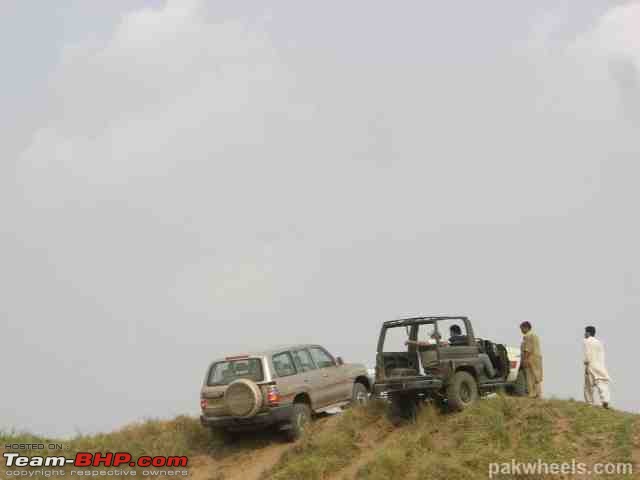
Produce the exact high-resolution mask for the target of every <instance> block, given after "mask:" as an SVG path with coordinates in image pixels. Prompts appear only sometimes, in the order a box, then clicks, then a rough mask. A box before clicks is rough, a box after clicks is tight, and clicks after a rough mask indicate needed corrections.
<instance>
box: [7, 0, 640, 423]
mask: <svg viewBox="0 0 640 480" xmlns="http://www.w3.org/2000/svg"><path fill="white" fill-rule="evenodd" d="M210 8H211V4H209V3H207V2H203V1H188V2H185V1H177V0H174V1H168V2H166V4H164V5H163V6H161V7H158V8H153V9H143V10H136V11H132V12H129V13H126V14H124V15H123V16H122V18H121V21H120V22H119V23H118V24H117V25H116V26H115V29H114V30H113V31H112V32H111V34H110V36H108V37H107V38H96V37H93V38H90V39H89V40H88V41H86V42H84V43H81V44H77V45H72V46H68V47H67V48H65V50H64V51H63V52H62V55H61V60H60V62H59V64H58V66H57V68H56V70H55V71H54V72H53V73H52V76H51V79H50V82H49V83H48V88H49V90H48V95H47V102H46V104H45V106H44V108H43V110H42V112H41V113H40V116H38V117H37V118H36V120H35V121H37V124H38V126H37V128H36V129H35V131H34V132H33V136H32V140H31V142H30V143H29V145H28V147H27V148H25V149H24V150H23V151H22V152H21V153H20V155H19V157H18V159H17V162H16V167H15V176H14V177H5V178H3V179H0V182H5V183H8V184H9V185H7V187H8V188H10V190H11V191H12V192H13V193H14V195H13V197H12V202H11V208H10V212H9V213H10V215H9V216H7V218H6V220H5V224H4V228H5V230H6V232H7V233H8V234H7V235H6V236H4V237H2V238H0V242H3V243H2V245H3V248H2V249H1V251H2V252H7V253H4V255H5V261H4V262H3V265H4V269H3V276H0V284H1V285H2V286H3V288H4V291H6V292H8V294H7V295H6V297H7V299H6V301H5V302H4V303H3V309H5V312H6V313H5V315H6V318H7V319H8V322H7V325H8V327H7V328H8V330H9V334H10V335H9V334H7V335H2V336H3V337H6V338H9V336H11V338H14V339H19V340H22V343H21V342H20V341H15V342H13V345H7V349H8V350H7V351H9V352H11V351H13V352H14V353H16V352H18V350H17V349H21V348H23V345H29V346H30V347H29V348H31V350H32V351H33V355H34V358H33V359H32V361H33V365H42V364H43V363H44V362H47V364H48V365H52V368H58V369H60V371H62V370H63V369H65V368H67V367H68V368H70V370H64V371H65V372H67V373H65V374H64V375H63V377H62V378H63V380H61V381H62V382H63V386H64V388H66V389H67V391H72V390H74V391H75V390H78V389H80V388H81V387H82V388H84V387H85V386H86V387H87V390H86V391H84V392H85V393H84V394H83V396H81V397H73V396H72V395H69V396H68V397H64V398H62V397H61V398H58V399H52V400H51V402H50V403H48V404H47V405H46V406H42V405H41V404H40V403H38V402H39V396H38V395H35V393H34V391H33V390H29V388H31V387H29V385H26V384H24V382H23V383H22V384H21V385H22V387H23V388H24V392H25V393H24V394H21V395H23V396H26V397H29V398H33V399H34V400H30V399H29V398H27V399H25V400H24V402H23V401H22V400H21V402H20V404H24V405H25V409H26V410H27V411H35V410H36V409H40V410H39V411H41V412H42V416H43V418H44V417H48V418H53V419H57V421H56V422H52V424H51V425H46V424H45V423H38V424H36V423H34V424H33V425H34V428H37V429H40V430H41V431H42V430H48V431H51V432H59V431H68V425H72V424H73V423H75V422H77V423H78V424H79V425H81V426H82V428H84V429H87V430H91V429H94V430H95V429H106V428H111V427H112V426H113V424H114V422H118V423H119V422H124V421H126V420H128V419H131V418H136V417H137V416H139V415H140V412H145V414H146V413H153V414H156V415H164V414H170V413H173V412H181V411H191V409H193V408H197V399H196V398H195V397H196V396H197V385H198V383H199V381H200V376H201V373H202V372H201V370H202V368H204V365H205V364H206V362H208V361H210V360H211V357H212V356H214V355H217V354H221V353H225V352H229V351H233V350H234V349H238V350H240V349H245V348H246V347H247V346H248V345H249V346H253V345H256V346H260V345H258V344H261V343H281V342H282V341H283V340H284V339H285V338H286V339H291V340H298V339H307V340H313V341H318V342H327V343H328V346H329V347H330V348H331V347H332V346H340V347H341V348H344V349H345V350H347V349H348V351H343V352H339V353H343V354H347V356H348V357H349V358H352V359H356V360H362V361H366V362H369V363H370V362H371V358H372V357H371V355H372V354H373V353H372V345H373V342H374V341H375V338H374V337H375V335H376V333H377V332H376V330H377V328H378V324H379V322H380V321H382V320H384V319H387V318H389V317H393V316H396V315H400V314H412V313H437V312H438V311H441V312H442V311H447V310H449V311H450V312H451V313H463V312H470V313H471V314H472V315H474V316H477V317H478V318H479V325H484V327H479V328H481V329H483V330H484V331H485V332H487V333H488V334H489V336H493V335H495V336H496V337H500V338H503V339H505V340H509V341H511V342H517V328H513V329H512V328H511V326H510V325H511V324H510V322H514V319H513V317H514V315H515V316H520V315H522V316H524V317H526V318H530V319H533V318H536V319H537V318H539V319H540V321H539V322H537V323H538V325H539V326H540V328H541V330H542V331H543V332H544V333H545V334H546V338H547V339H549V340H547V341H548V342H549V343H552V344H553V346H554V347H557V348H561V345H560V343H562V341H565V340H563V339H566V338H568V336H569V335H573V333H572V332H573V330H574V329H576V328H577V327H576V325H577V322H582V319H583V318H589V315H597V316H600V317H601V318H602V317H604V316H605V315H606V314H608V312H611V311H612V309H613V308H614V306H615V305H617V304H619V303H620V302H624V301H625V300H624V297H621V296H620V295H621V294H620V292H619V291H618V290H616V288H617V287H616V285H617V283H616V279H618V278H619V277H620V278H623V280H624V281H623V282H622V281H621V285H622V287H624V288H626V289H627V290H628V291H633V289H632V288H630V287H629V285H632V284H633V272H631V274H629V273H628V269H629V268H632V269H633V268H635V267H629V265H636V264H637V263H634V262H636V259H637V254H636V253H635V251H636V243H635V240H634V239H635V238H637V233H638V232H636V231H635V230H633V229H632V228H631V227H630V226H628V224H626V223H624V221H623V220H618V219H620V218H625V215H629V216H631V215H632V214H635V211H633V208H632V207H631V206H632V205H635V204H637V202H635V200H637V199H636V198H635V196H634V195H635V194H634V193H633V191H634V190H633V189H629V188H626V187H629V186H630V184H629V182H631V179H633V178H636V173H638V172H637V167H635V166H633V165H631V164H627V163H625V162H626V161H627V160H628V158H630V157H633V158H635V156H636V155H637V153H639V152H638V150H639V147H638V143H637V140H636V138H637V137H636V136H635V134H634V123H633V120H632V118H631V117H629V116H626V115H625V114H624V110H623V108H626V105H627V104H628V103H629V102H628V101H623V102H622V103H621V102H620V101H619V99H620V98H622V97H621V95H622V96H623V97H624V96H626V97H624V98H626V99H627V100H628V98H630V97H629V96H631V97H633V95H635V93H634V92H635V88H636V87H635V83H636V80H635V79H636V78H637V76H636V73H634V72H636V70H634V69H635V68H636V65H637V57H636V56H635V55H636V53H635V52H637V49H634V48H630V47H629V45H636V44H635V43H634V42H636V40H637V35H636V33H635V31H634V30H633V29H632V28H631V26H632V25H633V23H634V21H635V20H636V15H637V5H628V6H626V7H620V8H616V9H613V10H611V11H610V12H608V13H607V14H606V15H604V16H603V17H602V18H601V19H600V21H599V22H596V24H595V26H594V27H593V28H590V29H588V30H586V31H583V33H582V34H581V35H580V36H579V37H576V36H575V35H568V34H567V32H566V31H564V30H563V31H562V33H564V35H558V36H556V35H555V33H554V32H555V31H556V30H558V29H562V25H563V22H554V21H553V18H552V17H548V18H547V20H545V22H546V23H545V25H546V26H545V27H544V28H542V27H541V28H539V29H537V30H536V29H535V28H534V30H536V31H537V33H535V34H534V36H535V42H527V41H524V42H522V43H518V45H527V47H526V48H524V47H522V48H520V47H519V49H518V50H517V52H516V53H517V54H514V52H510V53H505V52H504V50H503V49H500V50H499V53H496V54H495V55H491V54H489V53H487V52H493V48H494V47H495V44H497V43H504V42H508V41H510V40H511V39H510V38H503V37H500V38H498V39H497V40H496V41H495V42H494V43H492V42H491V41H490V39H487V38H484V37H482V36H473V35H470V39H468V42H469V44H468V47H469V48H468V50H467V51H465V49H464V45H465V44H464V42H463V41H462V40H461V39H460V38H458V39H457V40H458V44H456V45H455V48H453V47H452V48H449V46H448V45H447V42H445V41H442V42H441V43H438V42H433V41H428V40H431V37H429V38H428V39H424V38H422V37H420V36H419V35H418V34H415V37H414V35H413V33H415V32H413V33H412V34H411V35H410V34H407V35H393V34H392V33H393V32H390V33H389V34H388V35H387V36H385V37H381V36H380V32H379V31H378V30H377V28H374V30H375V31H374V32H368V31H366V30H364V29H365V27H366V25H364V24H362V29H363V30H362V32H363V33H362V36H361V38H359V39H358V41H357V42H356V41H353V42H352V41H351V38H350V37H349V38H347V37H345V38H338V37H336V38H334V37H333V36H332V35H331V32H327V28H326V27H325V26H323V27H322V28H318V27H317V26H316V27H315V28H316V30H314V31H311V30H312V29H311V27H310V26H309V30H310V33H307V32H306V31H305V28H303V27H305V25H302V26H301V25H300V24H299V22H300V19H299V18H298V17H294V18H290V19H287V17H286V15H285V14H284V13H283V11H282V10H279V11H278V10H277V9H275V8H274V11H273V12H272V13H271V14H270V15H262V14H261V15H259V18H260V20H252V19H250V18H248V17H247V16H242V15H237V16H235V17H233V18H226V17H225V18H223V17H221V16H216V15H215V14H214V12H212V11H211V10H210ZM442 8H445V9H446V8H447V7H446V6H443V7H442ZM330 10H331V9H329V10H327V14H328V13H332V12H331V11H330ZM356 10H358V9H354V12H352V14H354V15H356V17H357V18H356V17H353V18H352V19H351V20H352V21H353V24H354V25H361V22H362V18H360V17H359V15H360V14H361V13H360V12H359V10H358V11H356ZM377 13H378V14H379V13H380V12H377ZM408 13H409V12H404V11H403V12H402V14H403V15H406V14H408ZM454 13H455V15H454V14H453V13H452V17H451V18H455V17H456V16H457V15H458V12H457V11H456V12H454ZM432 18H433V19H432ZM443 18H446V17H442V16H438V15H435V16H433V17H429V21H428V22H427V24H429V22H432V23H438V24H442V22H443ZM385 20H386V19H385V18H383V17H382V16H381V17H380V18H378V19H377V20H376V22H373V24H374V25H385ZM395 20H397V21H398V24H399V25H404V23H403V22H401V21H400V20H402V18H400V17H399V18H397V19H395ZM348 21H349V18H346V17H345V18H343V19H341V25H348ZM278 22H279V23H278ZM287 22H289V23H293V24H295V25H294V27H291V26H289V28H291V29H292V30H293V31H294V32H296V34H297V35H298V36H291V35H288V34H290V33H291V31H290V30H287V29H286V28H287V25H288V24H287ZM419 23H420V28H419V30H420V31H430V30H429V28H428V25H426V26H425V25H423V22H419ZM474 23H475V22H474ZM434 26H435V25H434ZM471 27H472V25H470V26H469V28H471ZM344 28H346V27H344ZM354 29H355V27H354ZM317 30H321V31H320V33H318V31H317ZM329 30H330V29H329ZM355 30H358V29H355ZM524 30H526V29H524ZM358 31H360V30H358ZM549 32H551V33H549ZM334 33H335V32H334ZM365 33H366V34H365ZM418 33H419V32H418ZM307 34H308V35H320V37H319V38H314V39H313V40H312V41H311V40H310V41H309V43H310V44H312V45H317V44H320V45H321V46H322V47H323V48H325V50H323V51H322V53H319V52H318V50H316V49H314V48H310V47H308V46H306V47H304V46H303V47H300V46H298V45H299V44H301V45H304V40H305V38H304V35H307ZM367 35H369V37H370V38H369V37H367ZM548 36H551V37H552V39H553V42H552V43H553V48H540V45H545V43H544V42H545V38H547V37H548ZM329 37H330V40H331V42H329V41H328V40H327V38H329ZM374 37H375V38H374ZM567 37H569V40H567V39H566V38H567ZM283 39H284V40H283ZM527 39H528V38H527ZM368 40H371V41H372V42H373V41H374V40H375V42H376V45H381V47H384V48H380V49H379V50H376V52H377V53H376V55H372V53H371V49H369V44H368V43H367V42H368ZM453 40H454V39H452V38H450V37H447V41H453ZM463 40H466V37H465V39H463ZM409 41H411V42H412V43H411V45H408V44H407V42H409ZM314 42H315V43H314ZM485 42H487V43H485ZM341 43H347V44H348V45H349V47H350V48H345V49H342V48H336V47H335V45H338V46H339V45H341ZM471 43H473V45H471ZM546 45H547V47H549V44H546ZM318 48H319V47H318ZM363 48H364V49H366V52H361V53H362V55H359V54H358V52H359V49H363ZM483 48H484V49H483ZM485 50H486V51H485ZM354 52H355V53H354ZM394 52H397V53H398V56H399V57H401V59H400V60H399V59H398V58H396V57H395V56H394ZM407 52H408V53H407ZM477 52H483V53H484V54H485V56H483V60H482V61H478V60H477V58H476V57H475V54H476V53H477ZM365 53H366V55H365ZM400 54H402V55H400ZM407 59H409V60H407ZM611 62H614V63H611ZM616 62H622V63H616ZM630 65H631V66H630ZM625 92H626V93H625ZM616 161H617V162H616ZM614 163H618V166H615V167H612V166H611V165H612V164H614ZM620 165H622V166H620ZM12 182H13V183H12ZM621 186H622V187H625V188H621ZM622 191H624V192H629V191H631V192H632V193H628V195H631V197H630V198H629V197H624V196H623V195H622V193H621V192H622ZM612 211H614V212H616V215H612V214H611V212H612ZM609 232H616V233H617V238H619V239H620V240H619V241H618V242H614V241H613V240H612V239H611V238H610V236H609V235H610V234H609ZM603 251H607V252H612V251H616V254H617V256H616V258H615V259H612V258H609V257H608V256H607V255H604V254H602V253H601V252H603ZM9 252H10V253H9ZM625 269H627V270H625ZM7 272H10V273H7ZM622 287H621V288H622ZM584 298H592V299H596V300H595V301H594V302H596V303H595V305H587V304H586V303H585V302H581V299H584ZM34 299H37V301H34ZM587 303H588V302H587ZM549 310H553V311H554V315H557V317H555V316H554V317H553V318H552V316H549V313H548V312H549ZM594 312H596V313H594ZM627 313H628V312H627ZM557 318H572V319H573V318H575V319H573V320H571V322H569V321H568V322H567V323H566V324H563V325H560V326H558V323H557ZM44 319H47V321H45V320H44ZM49 320H50V321H49ZM34 322H35V324H34ZM516 323H517V322H516ZM516 323H514V325H516ZM33 325H36V327H33ZM580 326H582V325H581V323H580ZM34 328H36V329H37V332H38V338H40V339H42V338H46V339H47V341H46V342H41V343H39V342H38V341H36V340H34V338H35V337H34V336H33V335H32V330H33V329H34ZM545 329H546V330H545ZM95 332H99V334H96V333H95ZM96 335H99V339H98V338H97V337H96ZM509 335H511V337H509ZM631 337H632V335H629V338H631ZM98 340H99V341H98ZM556 343H557V345H556ZM12 348H13V350H11V349H12ZM550 350H551V348H550ZM619 351H624V348H622V347H621V348H620V350H619ZM159 352H160V353H159ZM562 352H564V353H566V352H565V350H562ZM574 353H575V352H574ZM576 355H578V353H576ZM555 358H556V359H557V360H561V359H560V358H559V357H555ZM86 359H91V361H90V362H87V360H86ZM614 360H615V358H614ZM621 361H622V360H621ZM559 365H560V366H559V367H558V368H559V370H558V373H556V374H551V377H550V378H551V380H550V385H551V387H550V390H551V391H556V392H559V393H561V394H567V395H569V394H571V392H567V391H566V390H567V388H568V387H566V380H565V378H566V376H568V375H571V374H572V373H571V372H572V371H571V367H570V366H567V365H565V364H564V363H562V362H560V363H559ZM123 371H126V372H128V375H129V376H128V377H126V378H122V372H123ZM167 372H171V375H173V376H174V378H173V385H172V389H171V391H167V392H166V395H163V398H162V399H161V400H159V399H158V398H157V391H156V390H154V385H157V384H158V383H160V382H163V381H164V380H166V375H167ZM11 375H13V374H11ZM15 375H16V376H15V377H12V378H10V379H9V380H8V381H13V382H20V381H21V380H20V378H18V377H17V374H15ZM553 375H556V376H555V377H554V376H553ZM96 379H99V381H98V380H96ZM43 382H44V383H46V382H51V383H50V384H48V385H49V387H51V388H54V387H55V384H54V380H48V379H44V380H43ZM630 384H631V383H630ZM15 385H19V383H15ZM40 387H42V385H38V388H40ZM123 392H129V394H128V395H123ZM130 392H136V393H135V394H131V393H130ZM627 393H628V392H627ZM627 396H628V397H629V395H627ZM71 397H73V398H71ZM629 398H630V397H629ZM150 403H153V404H154V408H155V410H154V411H153V412H148V410H146V409H145V408H146V406H147V405H149V404H150ZM15 404H16V405H17V404H18V402H17V401H16V403H15ZM86 404H93V405H96V404H109V405H111V406H112V411H111V412H110V413H108V414H106V415H105V416H100V417H99V418H98V417H95V416H94V415H93V413H94V412H91V411H89V410H88V409H86V408H82V407H83V405H86ZM43 409H44V410H43ZM26 417H27V415H23V417H22V419H26ZM116 417H117V418H116ZM22 419H21V421H24V422H27V420H22ZM53 423H56V424H55V425H54V424H53ZM65 429H66V430H65Z"/></svg>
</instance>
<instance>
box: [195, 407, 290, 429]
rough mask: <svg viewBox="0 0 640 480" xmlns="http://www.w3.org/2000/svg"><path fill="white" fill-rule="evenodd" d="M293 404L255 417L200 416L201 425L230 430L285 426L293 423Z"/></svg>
mask: <svg viewBox="0 0 640 480" xmlns="http://www.w3.org/2000/svg"><path fill="white" fill-rule="evenodd" d="M292 411H293V404H290V405H282V406H280V407H271V408H269V410H267V411H266V412H260V413H258V414H257V415H255V416H254V417H250V418H243V417H232V416H229V417H207V416H204V415H200V423H201V424H202V425H203V426H205V427H218V428H229V429H237V430H241V429H247V430H250V429H252V428H261V427H268V426H271V425H277V424H284V423H288V422H289V421H291V413H292Z"/></svg>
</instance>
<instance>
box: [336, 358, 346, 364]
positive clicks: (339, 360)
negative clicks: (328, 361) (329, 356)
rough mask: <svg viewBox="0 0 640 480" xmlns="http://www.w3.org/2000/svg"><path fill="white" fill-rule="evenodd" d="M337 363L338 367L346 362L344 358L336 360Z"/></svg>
mask: <svg viewBox="0 0 640 480" xmlns="http://www.w3.org/2000/svg"><path fill="white" fill-rule="evenodd" d="M336 361H337V362H338V365H344V361H343V360H342V357H338V358H336Z"/></svg>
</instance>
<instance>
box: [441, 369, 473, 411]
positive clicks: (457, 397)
mask: <svg viewBox="0 0 640 480" xmlns="http://www.w3.org/2000/svg"><path fill="white" fill-rule="evenodd" d="M478 396H479V394H478V384H477V383H476V379H475V378H473V376H472V375H471V374H470V373H468V372H456V373H455V374H454V375H453V378H452V379H451V382H450V383H449V386H448V387H447V399H448V404H449V407H450V408H451V409H452V410H454V411H458V412H459V411H462V410H464V409H465V408H467V407H469V406H470V405H472V404H473V403H474V402H475V401H476V400H478Z"/></svg>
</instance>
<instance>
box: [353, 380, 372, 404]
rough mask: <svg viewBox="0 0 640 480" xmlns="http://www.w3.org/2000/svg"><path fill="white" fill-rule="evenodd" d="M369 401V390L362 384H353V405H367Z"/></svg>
mask: <svg viewBox="0 0 640 480" xmlns="http://www.w3.org/2000/svg"><path fill="white" fill-rule="evenodd" d="M368 401H369V390H367V387H365V386H364V385H363V384H361V383H354V384H353V394H352V397H351V403H352V404H353V405H366V404H367V402H368Z"/></svg>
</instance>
